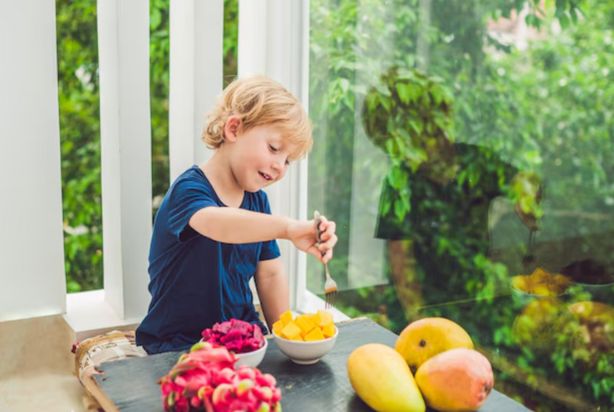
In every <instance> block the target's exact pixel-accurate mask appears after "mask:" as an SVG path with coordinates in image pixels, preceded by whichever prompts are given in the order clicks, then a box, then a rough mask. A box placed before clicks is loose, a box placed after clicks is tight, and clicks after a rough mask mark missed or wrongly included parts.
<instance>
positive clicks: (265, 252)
mask: <svg viewBox="0 0 614 412" xmlns="http://www.w3.org/2000/svg"><path fill="white" fill-rule="evenodd" d="M260 194H261V196H262V198H261V201H260V203H261V212H262V213H266V214H268V215H270V214H271V205H270V204H269V198H268V196H267V195H266V193H265V192H264V191H261V192H260ZM279 256H281V253H280V252H279V245H278V244H277V240H275V239H273V240H269V241H266V242H262V249H261V250H260V256H259V257H258V260H271V259H275V258H277V257H279Z"/></svg>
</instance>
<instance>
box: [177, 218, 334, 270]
mask: <svg viewBox="0 0 614 412" xmlns="http://www.w3.org/2000/svg"><path fill="white" fill-rule="evenodd" d="M189 224H190V227H192V228H193V229H194V230H196V231H197V232H198V233H200V234H201V235H203V236H206V237H208V238H210V239H213V240H216V241H218V242H223V243H254V242H265V241H267V240H273V239H288V240H290V241H291V242H292V243H293V244H294V246H295V247H296V248H298V249H299V250H302V251H303V252H307V253H309V254H311V255H313V256H315V257H316V258H318V260H320V261H322V262H328V261H329V260H330V259H331V258H332V257H333V247H334V246H335V243H337V235H335V228H336V226H335V222H332V221H329V220H326V218H323V219H322V222H321V223H320V230H321V231H322V236H321V237H322V242H321V243H319V244H318V243H317V242H318V239H317V233H316V227H315V223H314V221H313V220H295V219H290V218H287V217H282V216H275V215H269V214H267V213H258V212H252V211H249V210H244V209H237V208H232V207H213V206H210V207H205V208H203V209H200V210H199V211H197V212H196V213H194V215H192V217H191V218H190V222H189Z"/></svg>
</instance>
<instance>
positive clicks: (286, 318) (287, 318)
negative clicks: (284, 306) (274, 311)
mask: <svg viewBox="0 0 614 412" xmlns="http://www.w3.org/2000/svg"><path fill="white" fill-rule="evenodd" d="M279 320H280V321H281V323H282V324H283V325H284V326H285V325H287V324H288V323H289V322H291V321H292V312H290V311H289V310H287V311H285V312H284V313H282V314H281V316H280V317H279Z"/></svg>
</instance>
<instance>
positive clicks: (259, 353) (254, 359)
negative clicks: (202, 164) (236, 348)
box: [235, 338, 269, 368]
mask: <svg viewBox="0 0 614 412" xmlns="http://www.w3.org/2000/svg"><path fill="white" fill-rule="evenodd" d="M268 345H269V343H268V340H267V339H266V338H265V339H264V345H262V347H261V348H260V349H256V350H255V351H252V352H245V353H236V354H235V357H236V358H237V362H236V363H235V366H236V367H238V366H243V365H246V366H251V367H253V368H255V367H256V366H258V365H259V364H260V362H262V359H263V358H264V354H265V352H266V348H267V346H268Z"/></svg>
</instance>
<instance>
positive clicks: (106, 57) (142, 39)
mask: <svg viewBox="0 0 614 412" xmlns="http://www.w3.org/2000/svg"><path fill="white" fill-rule="evenodd" d="M98 46H99V60H100V129H101V153H102V159H101V162H102V209H103V210H102V217H103V249H104V288H105V299H106V301H107V302H108V303H109V304H110V305H111V307H112V308H113V309H114V310H115V312H116V313H117V315H118V316H119V317H120V318H122V319H132V318H140V317H142V316H143V315H144V314H145V312H146V310H147V304H148V303H149V294H148V292H147V284H148V275H147V255H148V248H149V241H150V237H151V222H152V206H151V131H150V127H151V126H150V108H149V106H150V105H149V2H148V1H147V0H130V1H122V0H98Z"/></svg>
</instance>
